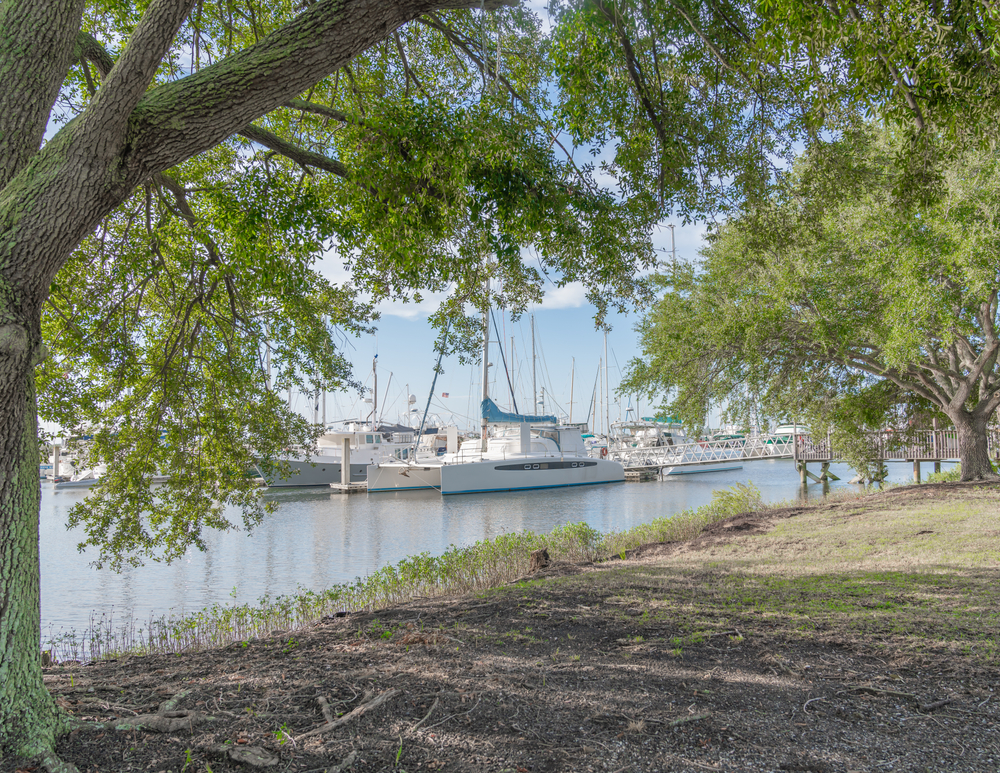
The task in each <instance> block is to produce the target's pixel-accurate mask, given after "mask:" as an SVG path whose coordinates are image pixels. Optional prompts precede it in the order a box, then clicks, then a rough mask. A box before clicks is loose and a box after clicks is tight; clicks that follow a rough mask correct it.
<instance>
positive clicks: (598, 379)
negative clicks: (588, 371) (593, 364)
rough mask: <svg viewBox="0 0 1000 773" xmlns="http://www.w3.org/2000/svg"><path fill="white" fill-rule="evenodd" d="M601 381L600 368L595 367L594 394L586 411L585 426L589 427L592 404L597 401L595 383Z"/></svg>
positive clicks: (592, 410)
mask: <svg viewBox="0 0 1000 773" xmlns="http://www.w3.org/2000/svg"><path fill="white" fill-rule="evenodd" d="M600 380H601V366H600V363H598V365H597V376H595V377H594V392H593V394H592V395H591V396H590V408H588V409H587V426H590V416H591V414H592V413H593V412H594V403H595V402H596V401H597V382H598V381H600Z"/></svg>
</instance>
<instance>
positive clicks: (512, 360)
mask: <svg viewBox="0 0 1000 773" xmlns="http://www.w3.org/2000/svg"><path fill="white" fill-rule="evenodd" d="M511 327H513V325H511ZM515 362H516V361H515V360H514V336H511V337H510V382H511V383H512V384H516V383H517V376H516V375H515V373H514V364H515ZM510 399H511V400H514V399H516V398H515V397H514V389H513V388H511V392H510Z"/></svg>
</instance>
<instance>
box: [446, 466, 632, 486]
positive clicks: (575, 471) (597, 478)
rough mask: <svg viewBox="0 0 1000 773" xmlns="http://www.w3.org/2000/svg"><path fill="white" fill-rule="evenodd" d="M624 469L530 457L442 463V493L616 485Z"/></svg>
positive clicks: (622, 475) (622, 477)
mask: <svg viewBox="0 0 1000 773" xmlns="http://www.w3.org/2000/svg"><path fill="white" fill-rule="evenodd" d="M624 480H625V470H624V469H623V468H622V466H621V465H620V464H618V463H617V462H610V461H607V460H604V459H588V458H585V457H580V458H579V459H567V458H563V459H559V458H551V459H550V458H541V459H539V458H537V457H536V458H534V459H531V458H529V459H527V460H525V461H514V460H511V459H507V460H505V461H489V462H470V463H468V464H446V465H444V466H443V467H442V468H441V493H442V494H475V493H481V492H488V491H523V490H528V489H544V488H566V487H569V486H594V485H598V484H601V483H620V482H621V481H624Z"/></svg>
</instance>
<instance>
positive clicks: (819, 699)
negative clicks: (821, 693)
mask: <svg viewBox="0 0 1000 773" xmlns="http://www.w3.org/2000/svg"><path fill="white" fill-rule="evenodd" d="M825 700H826V698H810V699H809V700H807V701H806V702H805V703H804V704H802V713H803V714H806V713H807V712H806V709H808V708H809V704H810V703H815V702H816V701H825Z"/></svg>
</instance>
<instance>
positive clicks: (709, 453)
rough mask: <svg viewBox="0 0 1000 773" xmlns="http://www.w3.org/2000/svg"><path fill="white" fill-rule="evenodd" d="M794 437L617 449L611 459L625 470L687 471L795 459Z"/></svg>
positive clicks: (738, 439) (757, 437)
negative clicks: (728, 464) (663, 468)
mask: <svg viewBox="0 0 1000 773" xmlns="http://www.w3.org/2000/svg"><path fill="white" fill-rule="evenodd" d="M793 448H794V445H793V443H792V437H791V436H790V435H752V436H750V437H745V438H731V439H728V440H705V441H701V442H698V443H683V444H681V445H673V446H655V447H649V448H642V447H632V448H613V449H610V450H609V451H608V459H611V460H613V461H616V462H618V463H619V464H621V465H622V466H623V467H686V466H692V465H703V464H718V463H719V462H730V461H739V460H750V459H776V458H788V459H790V458H791V457H792V451H793Z"/></svg>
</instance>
